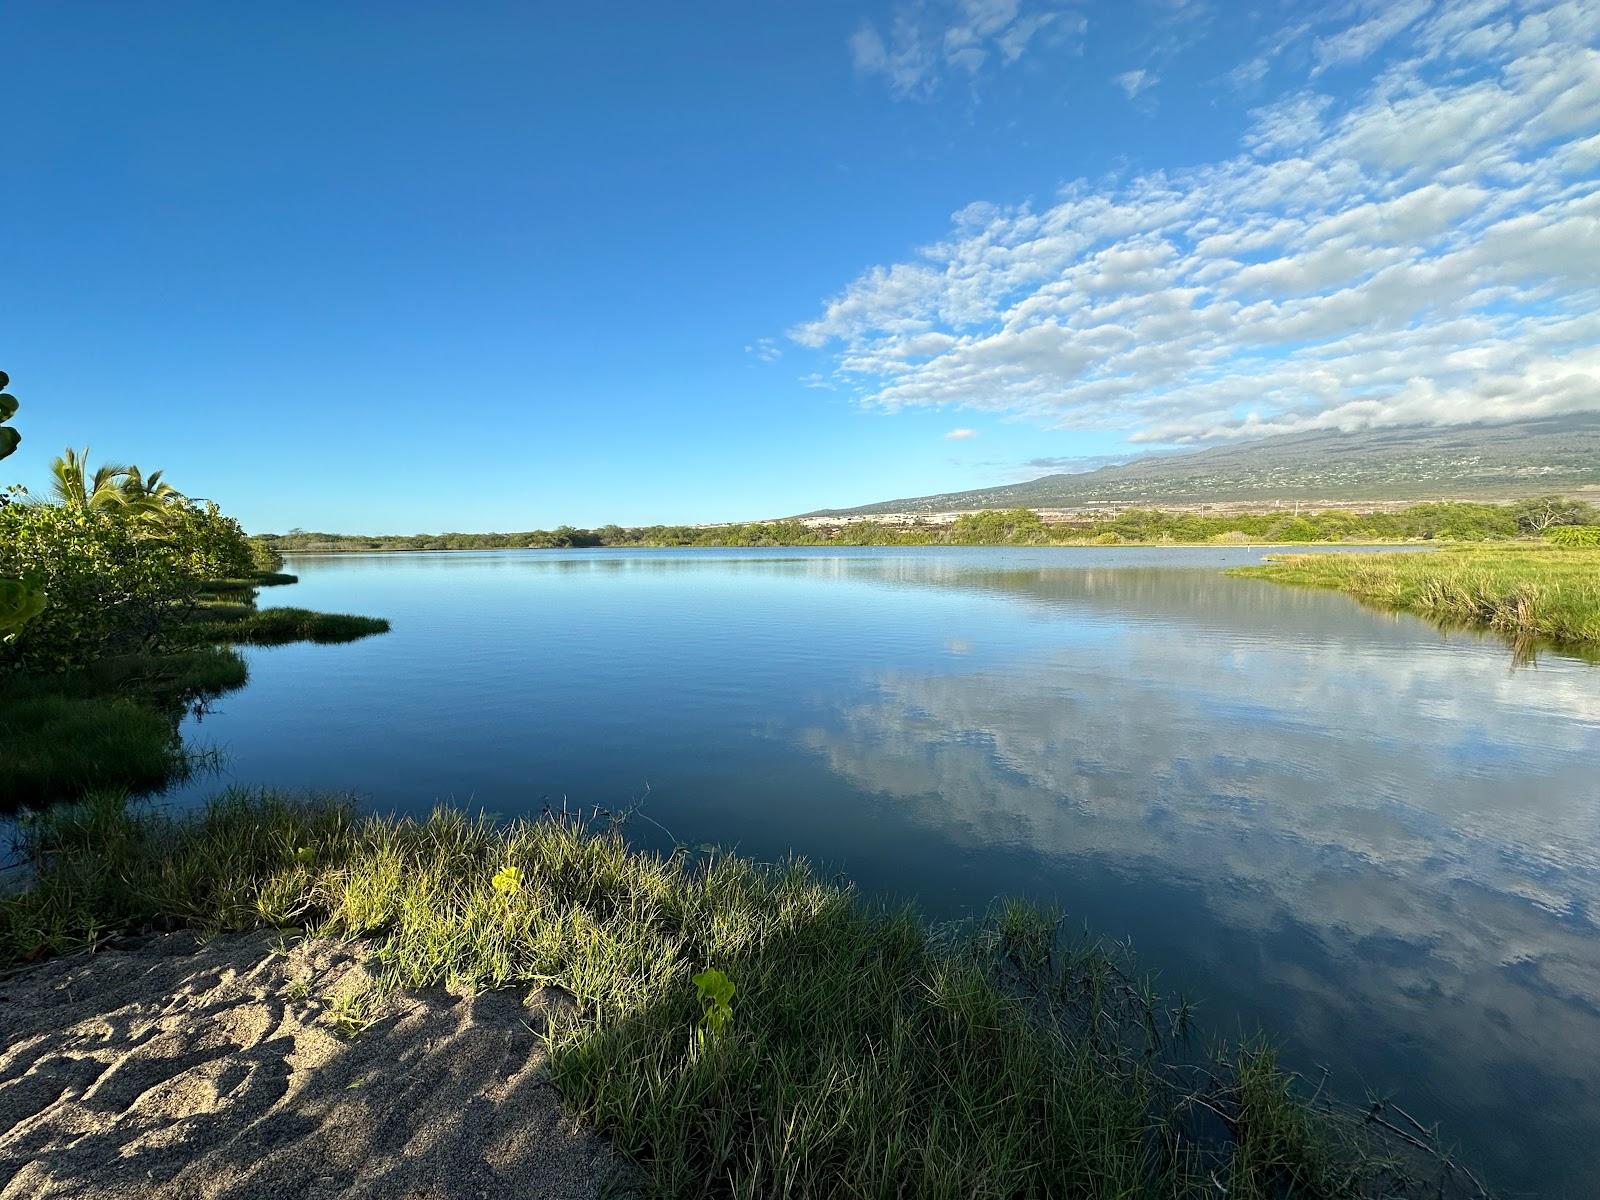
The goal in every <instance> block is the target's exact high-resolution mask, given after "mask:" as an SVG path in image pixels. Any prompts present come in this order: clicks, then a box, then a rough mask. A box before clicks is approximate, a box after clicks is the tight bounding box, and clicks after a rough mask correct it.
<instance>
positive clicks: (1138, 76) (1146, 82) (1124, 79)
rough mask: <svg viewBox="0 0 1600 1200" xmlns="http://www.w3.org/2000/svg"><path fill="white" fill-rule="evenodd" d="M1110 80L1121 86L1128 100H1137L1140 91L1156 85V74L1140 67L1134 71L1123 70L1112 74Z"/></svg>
mask: <svg viewBox="0 0 1600 1200" xmlns="http://www.w3.org/2000/svg"><path fill="white" fill-rule="evenodd" d="M1111 82H1112V83H1114V84H1116V85H1117V86H1118V87H1119V88H1121V89H1122V90H1123V92H1124V93H1126V94H1127V97H1128V99H1129V100H1137V99H1138V98H1139V95H1140V93H1142V92H1145V91H1148V90H1149V89H1150V88H1153V87H1154V86H1155V85H1156V75H1155V74H1154V72H1151V71H1147V70H1145V69H1144V68H1142V67H1141V68H1139V69H1138V70H1135V71H1124V72H1123V73H1122V74H1120V75H1113V76H1112V77H1111Z"/></svg>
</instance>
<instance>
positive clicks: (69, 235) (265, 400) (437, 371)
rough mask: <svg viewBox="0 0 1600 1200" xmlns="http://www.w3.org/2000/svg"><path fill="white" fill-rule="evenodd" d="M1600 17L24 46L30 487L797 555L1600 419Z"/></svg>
mask: <svg viewBox="0 0 1600 1200" xmlns="http://www.w3.org/2000/svg"><path fill="white" fill-rule="evenodd" d="M1597 46H1600V0H1456V2H1447V0H1317V2H1314V3H1298V2H1293V3H1291V2H1287V0H1261V2H1259V3H1252V2H1250V0H1245V2H1240V0H1118V2H1116V3H1076V4H1068V3H1058V2H1054V0H1051V2H1037V3H1036V2H1033V0H906V2H891V3H883V4H859V3H852V4H847V3H835V2H829V0H768V2H766V3H761V4H750V3H739V4H734V3H698V4H690V5H675V6H669V5H660V4H650V5H644V4H621V3H619V4H612V5H605V6H598V5H574V6H553V5H537V6H535V5H527V4H497V3H493V2H481V3H475V4H472V5H447V4H443V3H437V4H422V3H408V2H405V0H388V2H386V3H381V4H380V3H359V2H350V3H341V4H337V5H330V4H326V3H293V2H289V0H284V2H281V3H274V4H270V5H252V6H244V5H219V4H215V3H184V2H182V0H175V2H173V3H167V4H162V5H158V6H146V5H127V4H120V3H102V4H94V3H59V2H56V0H48V2H46V0H9V2H8V3H7V4H5V5H4V6H3V7H0V53H3V61H4V62H5V70H6V77H7V84H8V103H7V105H6V109H5V116H4V120H3V121H0V164H3V173H4V186H3V187H0V367H4V369H5V370H6V371H7V372H8V373H9V374H10V375H11V377H12V384H11V388H10V390H11V391H12V393H13V394H15V395H16V396H17V398H18V399H19V400H20V402H21V404H22V409H21V412H20V413H19V414H18V416H17V418H16V420H15V421H14V424H15V425H16V426H17V427H18V428H19V429H20V430H21V432H22V434H23V438H24V441H23V445H22V448H21V450H20V451H19V452H18V454H17V455H16V456H15V457H14V458H12V459H8V460H7V461H6V462H5V464H4V466H3V467H0V474H4V476H6V478H5V479H4V480H0V482H9V481H10V480H12V479H17V480H20V481H21V482H23V483H25V484H27V485H29V486H30V487H31V488H33V489H34V490H40V489H41V488H42V487H43V484H44V481H45V479H46V478H47V467H48V461H49V458H50V457H51V456H52V455H54V454H56V453H59V451H60V449H61V448H62V447H64V446H67V445H73V446H83V445H89V446H91V447H92V448H93V455H94V457H95V458H96V459H99V458H106V459H111V460H117V461H124V462H126V461H132V462H136V463H138V464H139V465H140V466H141V467H143V468H144V469H145V470H146V471H149V470H152V469H155V468H162V469H165V470H166V471H167V472H168V475H169V477H170V478H171V479H172V480H173V482H174V483H176V484H177V485H178V486H179V487H180V488H181V489H183V490H184V491H185V492H187V493H189V494H190V495H193V496H205V497H210V498H215V499H217V500H218V501H219V502H221V503H222V504H223V506H224V507H225V508H226V509H227V510H228V511H230V512H233V513H235V514H236V515H238V516H239V517H240V518H241V520H243V521H244V523H245V525H246V527H247V528H249V529H251V530H252V531H259V532H265V531H283V530H286V529H289V528H293V527H303V528H307V529H320V530H338V531H346V532H372V533H408V532H418V531H430V532H431V531H442V530H499V529H529V528H539V527H551V526H554V525H557V524H562V523H570V524H574V525H595V524H600V523H604V522H610V521H615V522H618V523H621V524H640V523H653V522H658V521H660V522H700V521H718V520H734V519H746V518H761V517H772V516H780V515H785V514H789V513H795V512H802V511H807V510H810V509H815V508H821V507H832V506H842V505H850V504H857V503H866V502H869V501H875V500H881V499H886V498H890V497H895V496H908V495H917V494H922V493H928V492H939V491H950V490H955V489H960V488H967V487H980V486H987V485H992V484H997V483H1004V482H1008V481H1012V480H1017V479H1023V478H1030V477H1033V476H1036V475H1039V474H1042V473H1045V472H1047V471H1050V470H1055V469H1063V468H1065V469H1073V468H1075V467H1082V466H1086V465H1093V464H1095V463H1099V462H1105V461H1120V460H1122V459H1125V458H1128V457H1132V456H1134V455H1137V454H1140V453H1146V452H1150V451H1153V450H1166V449H1174V448H1182V447H1194V446H1201V445H1207V444H1214V443H1216V442H1219V441H1227V440H1231V439H1237V438H1240V437H1250V436H1258V435H1264V434H1271V433H1277V432H1290V431H1304V430H1311V429H1318V428H1340V429H1357V428H1377V427H1384V426H1390V425H1397V424H1408V423H1429V424H1449V423H1457V422H1464V421H1496V420H1500V421H1503V420H1511V419H1516V418H1519V417H1524V416H1533V415H1546V414H1556V413H1566V412H1573V411H1579V410H1590V409H1597V408H1600V52H1597Z"/></svg>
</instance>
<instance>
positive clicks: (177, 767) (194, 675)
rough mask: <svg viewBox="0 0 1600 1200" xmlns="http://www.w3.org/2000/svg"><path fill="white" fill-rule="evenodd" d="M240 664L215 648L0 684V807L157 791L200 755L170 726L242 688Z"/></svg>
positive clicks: (202, 757)
mask: <svg viewBox="0 0 1600 1200" xmlns="http://www.w3.org/2000/svg"><path fill="white" fill-rule="evenodd" d="M248 676H249V669H248V668H247V667H246V665H245V662H244V660H243V659H242V658H240V657H239V656H238V655H237V654H235V653H234V652H233V651H231V650H228V649H226V648H224V647H220V646H203V647H200V648H197V649H193V650H186V651H179V652H175V653H171V654H137V655H120V656H117V657H115V658H110V659H105V660H103V661H101V662H98V663H95V664H94V665H93V666H90V667H87V668H85V669H83V670H81V671H74V672H71V673H69V674H65V675H50V676H43V677H38V676H34V677H28V676H23V677H19V678H15V679H11V680H7V681H6V688H5V693H4V696H3V698H0V812H4V811H7V810H9V809H11V808H14V807H17V806H19V805H40V804H46V803H49V802H51V801H54V800H58V799H63V798H70V797H75V796H80V795H82V794H84V793H85V792H88V791H92V790H95V789H100V788H117V789H124V790H127V791H130V792H134V793H144V792H151V791H156V790H158V789H160V788H162V787H164V786H166V785H167V784H169V783H171V782H173V781H174V780H177V779H183V778H186V777H188V776H189V775H190V774H191V773H192V772H193V770H194V769H195V768H196V767H197V766H199V765H201V764H202V763H204V762H206V761H208V760H209V758H210V756H209V755H206V754H203V753H202V754H196V753H193V752H191V751H189V750H187V749H186V748H185V747H184V745H183V743H182V741H181V740H180V739H179V737H178V723H179V721H180V720H181V719H182V717H183V715H184V713H185V712H188V711H189V710H190V709H191V708H192V707H193V706H195V705H197V704H201V703H204V702H205V701H207V700H210V699H214V698H215V697H217V696H220V695H222V694H223V693H225V692H229V691H232V690H234V689H236V688H239V687H243V686H244V683H245V681H246V679H247V678H248Z"/></svg>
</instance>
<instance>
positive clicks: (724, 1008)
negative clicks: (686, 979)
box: [694, 968, 734, 1036]
mask: <svg viewBox="0 0 1600 1200" xmlns="http://www.w3.org/2000/svg"><path fill="white" fill-rule="evenodd" d="M694 988H695V991H696V992H697V993H698V994H699V996H700V1009H701V1012H702V1014H703V1015H702V1017H701V1019H700V1027H701V1028H702V1029H703V1030H704V1031H705V1032H706V1033H707V1034H710V1035H712V1036H715V1035H716V1034H719V1033H721V1032H722V1030H723V1028H724V1026H726V1025H727V1024H728V1022H729V1021H731V1020H732V1019H733V991H734V988H733V980H731V979H729V978H728V977H727V976H726V975H724V974H723V973H722V972H721V971H718V970H715V969H711V968H708V969H706V970H704V971H701V972H700V974H698V975H696V976H695V977H694Z"/></svg>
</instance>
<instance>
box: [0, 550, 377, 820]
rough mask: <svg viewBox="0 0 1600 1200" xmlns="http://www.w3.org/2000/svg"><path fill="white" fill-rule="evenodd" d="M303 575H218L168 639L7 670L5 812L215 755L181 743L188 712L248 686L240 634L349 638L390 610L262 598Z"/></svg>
mask: <svg viewBox="0 0 1600 1200" xmlns="http://www.w3.org/2000/svg"><path fill="white" fill-rule="evenodd" d="M294 582H295V577H294V576H293V575H284V574H281V573H277V572H264V573H262V574H260V575H258V576H254V577H251V578H238V579H226V580H214V581H210V582H208V583H207V584H205V585H204V588H203V590H202V591H201V593H200V602H199V603H198V604H197V605H195V606H194V607H193V609H192V610H186V611H185V613H183V614H182V615H181V616H179V617H176V618H174V619H173V620H172V621H170V622H168V624H167V625H166V627H165V628H164V629H163V632H162V635H161V637H160V639H159V642H158V643H157V644H156V645H154V646H152V647H151V648H149V649H146V650H141V651H138V652H135V653H124V654H115V655H111V656H108V657H106V658H103V659H99V660H97V661H93V662H91V663H90V664H89V665H87V666H84V667H79V668H76V669H73V670H67V671H63V672H60V673H53V674H12V675H9V676H5V677H3V678H0V812H3V811H7V810H9V809H11V808H14V807H17V806H29V805H40V804H47V803H52V802H55V801H60V800H71V799H75V798H77V797H80V796H83V795H85V794H86V793H88V792H89V791H92V790H96V789H115V790H123V791H129V792H133V793H136V794H142V793H147V792H154V791H158V790H159V789H161V788H162V787H165V786H168V785H170V784H172V783H174V782H179V781H181V780H183V779H185V778H188V777H189V776H190V775H192V774H193V773H194V772H195V771H196V770H197V769H200V768H202V767H206V766H209V765H211V764H212V763H213V762H214V755H211V754H208V753H205V752H203V751H202V752H197V751H194V750H192V749H191V748H189V747H187V746H185V745H184V743H183V740H182V738H180V737H179V735H178V728H179V726H180V724H181V723H182V721H183V718H184V716H185V715H186V714H188V713H191V712H194V711H196V710H197V709H203V707H204V706H205V705H207V704H209V703H211V702H212V701H214V700H216V699H217V698H219V697H221V696H223V695H225V694H226V693H228V692H230V691H234V690H236V689H238V688H240V687H243V686H244V684H245V681H246V679H247V678H248V676H249V670H248V668H247V666H246V664H245V661H244V659H243V658H241V657H240V656H239V655H238V654H237V653H236V652H235V651H234V650H233V649H232V647H233V646H234V645H245V644H249V645H282V644H285V643H287V642H296V641H313V642H324V643H330V642H348V641H353V640H355V639H357V638H361V637H367V636H370V635H372V634H375V633H382V632H385V631H386V630H387V629H388V628H389V623H388V622H387V621H382V620H377V619H374V618H369V617H352V616H344V615H341V614H333V613H314V612H309V611H307V610H305V609H301V608H281V609H257V608H256V607H255V598H256V589H257V588H260V587H268V586H279V585H283V584H290V583H294Z"/></svg>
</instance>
